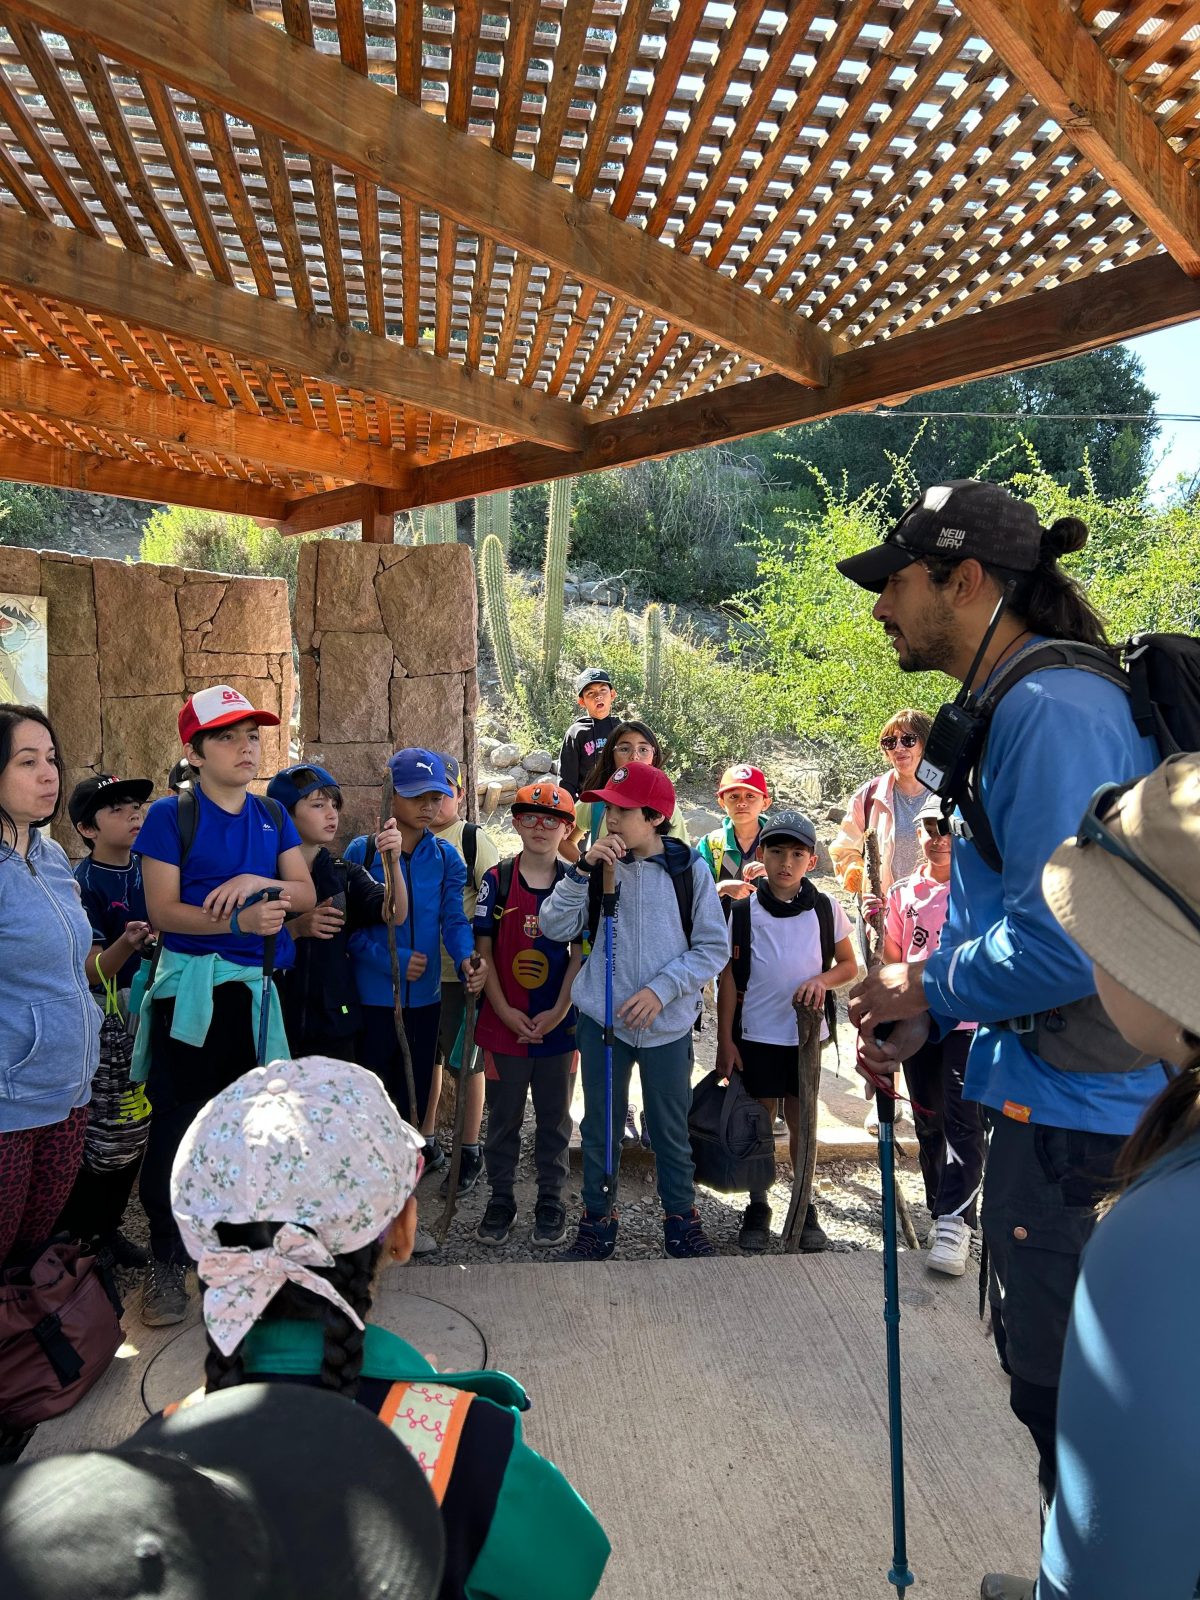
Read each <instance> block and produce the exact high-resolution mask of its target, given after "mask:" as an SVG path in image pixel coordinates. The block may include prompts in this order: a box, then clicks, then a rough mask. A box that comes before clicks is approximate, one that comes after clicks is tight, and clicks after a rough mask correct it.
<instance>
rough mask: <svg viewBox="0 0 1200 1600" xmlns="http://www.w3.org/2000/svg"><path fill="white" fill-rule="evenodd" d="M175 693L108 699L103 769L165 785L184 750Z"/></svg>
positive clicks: (103, 718)
mask: <svg viewBox="0 0 1200 1600" xmlns="http://www.w3.org/2000/svg"><path fill="white" fill-rule="evenodd" d="M182 703H183V702H182V697H181V696H180V695H176V694H147V695H130V696H126V697H125V698H123V699H119V700H105V702H104V707H103V712H102V718H101V722H102V733H103V750H102V759H103V770H104V771H105V772H119V773H123V774H126V775H128V776H132V777H138V778H153V779H154V784H155V787H156V788H157V789H158V790H160V791H162V790H165V788H166V783H167V773H168V772H169V771H170V769H171V767H172V766H174V764H175V762H176V761H178V760H179V757H180V755H181V754H182V753H183V751H182V746H181V745H180V743H179V708H180V706H181V704H182Z"/></svg>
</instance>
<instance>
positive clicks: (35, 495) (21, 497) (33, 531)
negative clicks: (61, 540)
mask: <svg viewBox="0 0 1200 1600" xmlns="http://www.w3.org/2000/svg"><path fill="white" fill-rule="evenodd" d="M59 505H60V502H59V499H58V495H57V494H56V492H55V491H54V490H53V489H34V488H30V487H29V486H28V485H27V484H23V483H0V544H16V545H22V546H24V547H25V548H26V549H29V550H40V549H44V548H45V547H46V546H47V545H52V544H53V543H54V534H55V530H56V528H57V527H58V523H59Z"/></svg>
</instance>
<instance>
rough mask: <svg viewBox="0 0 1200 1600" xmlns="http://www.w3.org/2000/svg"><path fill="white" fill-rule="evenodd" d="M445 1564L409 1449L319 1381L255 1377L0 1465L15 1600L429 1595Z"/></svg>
mask: <svg viewBox="0 0 1200 1600" xmlns="http://www.w3.org/2000/svg"><path fill="white" fill-rule="evenodd" d="M318 1462H319V1463H320V1470H321V1477H322V1480H323V1486H318V1485H315V1484H314V1480H313V1467H314V1463H318ZM331 1485H332V1486H333V1488H332V1489H331V1488H330V1487H329V1486H331ZM444 1560H445V1536H444V1534H443V1531H442V1520H441V1516H440V1513H439V1511H438V1508H437V1505H436V1503H435V1501H434V1498H433V1494H432V1492H431V1491H430V1489H429V1486H428V1484H427V1483H426V1481H425V1474H424V1473H423V1472H422V1471H421V1469H420V1467H419V1466H418V1465H417V1463H416V1461H415V1460H414V1458H413V1457H412V1455H411V1454H410V1453H409V1452H408V1451H407V1450H406V1449H405V1448H404V1446H403V1444H402V1443H401V1442H400V1440H399V1439H398V1438H397V1437H396V1436H395V1435H394V1434H393V1433H392V1432H391V1431H390V1430H389V1429H387V1428H381V1427H380V1425H379V1421H378V1418H376V1417H375V1416H373V1415H372V1414H371V1413H370V1412H369V1411H366V1410H364V1409H363V1408H362V1407H361V1406H353V1405H347V1404H346V1402H345V1400H343V1399H342V1398H341V1397H340V1396H338V1395H333V1394H325V1393H322V1392H321V1391H320V1390H313V1389H302V1388H293V1387H290V1386H288V1387H284V1386H274V1385H269V1384H262V1383H256V1384H247V1385H245V1386H244V1387H242V1388H236V1389H231V1390H228V1391H226V1392H224V1393H222V1394H215V1395H210V1396H208V1397H207V1398H206V1399H205V1400H204V1401H203V1402H202V1403H200V1404H196V1405H189V1406H185V1407H183V1408H181V1409H179V1410H177V1411H176V1412H175V1413H174V1415H172V1416H168V1417H155V1418H153V1419H152V1420H151V1421H150V1422H147V1423H146V1425H145V1426H144V1427H143V1428H141V1429H140V1430H139V1431H138V1432H137V1433H135V1434H134V1435H133V1437H132V1438H131V1439H127V1440H126V1441H125V1443H124V1444H120V1445H117V1446H116V1447H115V1448H114V1449H112V1450H93V1451H88V1452H86V1453H82V1454H78V1455H65V1456H52V1457H50V1458H49V1459H48V1460H45V1461H35V1462H30V1463H29V1464H28V1465H24V1466H15V1467H7V1468H0V1594H3V1595H4V1597H5V1600H80V1597H81V1596H83V1595H87V1596H88V1597H89V1600H137V1597H138V1596H142V1595H144V1596H147V1597H149V1596H151V1595H154V1596H157V1597H158V1600H331V1597H332V1596H334V1595H337V1596H339V1597H341V1600H433V1597H434V1596H435V1595H437V1593H438V1591H439V1587H440V1584H441V1576H442V1567H443V1563H444Z"/></svg>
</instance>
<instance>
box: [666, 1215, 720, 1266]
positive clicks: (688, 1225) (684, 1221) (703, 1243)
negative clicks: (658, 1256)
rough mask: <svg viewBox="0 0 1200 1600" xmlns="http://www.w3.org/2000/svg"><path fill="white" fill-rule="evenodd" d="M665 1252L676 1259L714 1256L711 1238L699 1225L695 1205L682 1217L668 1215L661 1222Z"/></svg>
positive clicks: (687, 1259)
mask: <svg viewBox="0 0 1200 1600" xmlns="http://www.w3.org/2000/svg"><path fill="white" fill-rule="evenodd" d="M663 1232H664V1234H665V1235H666V1244H667V1254H668V1255H669V1256H673V1257H674V1259H675V1260H676V1261H689V1260H691V1259H692V1258H693V1257H696V1256H715V1255H716V1253H717V1251H716V1247H715V1246H714V1244H713V1242H712V1240H711V1239H710V1238H709V1237H708V1235H707V1234H706V1233H705V1231H704V1229H703V1228H702V1227H701V1226H700V1213H699V1212H698V1211H697V1210H696V1208H695V1206H693V1207H692V1209H691V1210H690V1211H689V1212H688V1213H687V1214H686V1215H685V1216H682V1217H668V1218H667V1219H666V1221H665V1222H664V1223H663Z"/></svg>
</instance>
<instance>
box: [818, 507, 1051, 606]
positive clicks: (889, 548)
mask: <svg viewBox="0 0 1200 1600" xmlns="http://www.w3.org/2000/svg"><path fill="white" fill-rule="evenodd" d="M1041 549H1042V525H1041V523H1040V522H1039V521H1038V514H1037V511H1036V510H1035V508H1034V507H1033V506H1032V505H1031V504H1030V503H1029V501H1028V500H1018V499H1017V497H1016V495H1013V494H1010V493H1009V492H1008V490H1007V489H1002V488H1001V487H1000V485H999V484H998V483H983V482H981V481H980V480H979V479H978V478H951V479H948V480H947V481H946V482H945V483H939V484H935V485H934V486H933V487H932V488H930V489H926V491H925V493H924V495H923V496H922V497H921V499H920V500H918V501H917V503H916V504H915V505H912V506H909V508H908V510H907V511H906V512H905V513H904V515H903V516H902V517H901V518H900V521H899V522H898V523H897V524H896V526H895V527H894V528H893V529H892V531H891V532H890V533H889V534H888V536H887V538H886V539H885V540H884V542H883V543H882V544H877V545H875V546H874V547H873V548H872V549H870V550H864V551H863V552H862V554H861V555H857V556H850V557H849V558H848V559H847V560H845V561H839V562H838V564H837V569H838V571H839V572H840V573H841V575H842V577H843V578H849V579H850V581H851V582H852V583H857V584H858V586H859V587H860V588H862V589H869V590H870V591H871V593H872V594H882V593H883V588H884V585H885V584H886V583H887V581H888V579H889V578H890V577H891V576H892V574H893V573H894V572H900V571H902V569H903V568H905V567H908V566H911V565H912V563H913V562H914V561H920V559H921V558H922V556H945V557H949V558H951V559H952V560H956V561H966V560H967V559H968V558H969V557H974V559H975V560H976V561H982V562H985V563H986V564H987V565H988V566H991V567H1005V568H1007V569H1008V570H1009V571H1010V572H1032V571H1033V569H1034V568H1035V567H1036V566H1037V564H1038V560H1039V558H1040V556H1041Z"/></svg>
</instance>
